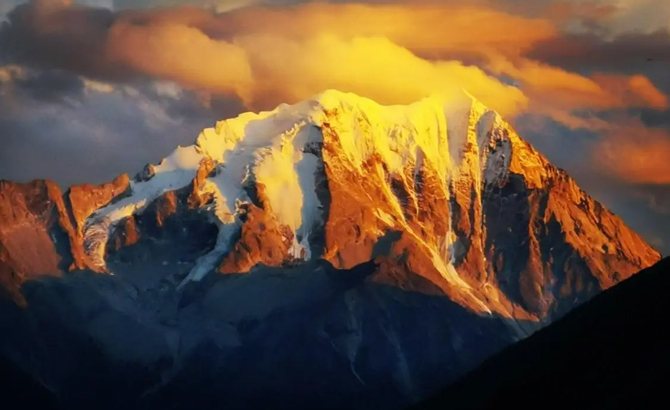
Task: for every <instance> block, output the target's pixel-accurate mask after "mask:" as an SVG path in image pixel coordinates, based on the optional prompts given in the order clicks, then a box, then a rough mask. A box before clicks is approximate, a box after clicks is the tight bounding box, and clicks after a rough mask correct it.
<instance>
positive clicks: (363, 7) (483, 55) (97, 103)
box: [0, 0, 670, 254]
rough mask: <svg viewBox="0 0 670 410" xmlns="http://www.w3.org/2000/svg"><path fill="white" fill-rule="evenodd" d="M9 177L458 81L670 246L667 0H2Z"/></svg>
mask: <svg viewBox="0 0 670 410" xmlns="http://www.w3.org/2000/svg"><path fill="white" fill-rule="evenodd" d="M0 21H3V23H2V26H1V28H0V178H4V179H13V180H17V181H27V180H30V179H33V178H51V179H53V180H55V181H57V182H58V183H59V184H61V185H63V186H67V185H70V184H76V183H100V182H103V181H107V180H110V179H112V178H114V177H115V176H116V175H118V174H120V173H123V172H128V173H131V174H134V173H135V172H137V171H139V170H140V169H141V168H142V167H143V166H144V164H146V163H148V162H154V163H155V162H157V161H158V160H160V158H162V157H163V156H165V155H166V154H168V153H169V152H170V151H172V150H173V149H174V148H175V147H176V146H177V145H178V144H182V145H186V144H191V143H192V142H193V141H194V140H195V138H196V137H197V135H198V133H199V131H200V130H201V129H202V128H204V127H208V126H212V125H213V124H214V122H215V121H216V120H220V119H224V118H226V117H230V116H234V115H236V114H238V113H240V112H242V111H246V110H259V109H267V108H273V107H274V106H276V105H277V104H279V103H282V102H288V103H292V102H296V101H298V100H300V99H303V98H307V97H309V96H311V95H312V94H315V93H318V92H320V91H322V90H324V89H327V88H336V89H341V90H342V91H351V92H356V93H358V94H361V95H364V96H367V97H370V98H373V99H375V100H377V101H379V102H381V103H408V102H412V101H414V100H417V99H419V98H421V97H423V96H425V95H427V94H431V93H433V92H441V91H445V90H447V89H449V88H450V87H453V86H454V85H455V84H456V85H458V86H462V87H464V88H466V89H467V90H469V91H470V92H471V93H472V94H473V95H475V96H476V97H477V98H479V99H480V100H482V101H483V102H484V103H485V104H487V105H488V106H490V107H491V108H494V109H496V110H498V111H499V112H500V113H501V114H503V116H504V117H505V118H507V119H508V120H509V121H510V122H511V123H513V124H514V125H515V126H516V127H517V129H518V130H519V133H520V134H521V135H522V136H524V137H525V138H526V139H528V140H529V141H530V142H531V143H533V144H534V145H535V146H536V147H537V148H538V149H539V150H540V151H541V152H543V153H544V154H545V155H546V156H547V157H548V158H549V159H550V160H551V161H552V162H554V163H556V164H557V165H558V166H560V167H562V168H565V169H566V170H567V171H568V173H570V174H571V175H572V176H574V177H575V178H576V179H577V181H578V182H579V183H580V184H581V185H582V187H583V188H584V189H585V190H586V191H587V192H589V193H590V194H592V195H593V196H595V197H596V198H597V199H599V200H601V201H602V202H604V203H605V205H606V206H608V207H609V208H610V209H612V210H613V211H615V212H616V213H618V214H619V215H621V216H622V217H623V218H624V219H625V220H626V222H627V223H628V224H629V225H631V226H632V227H633V228H634V229H636V230H638V231H639V232H640V233H641V234H642V235H643V236H645V237H646V238H647V239H648V240H649V241H650V242H651V243H652V244H654V245H655V246H656V247H657V248H659V249H660V250H661V251H663V252H664V253H666V254H668V253H670V109H669V105H668V97H667V96H668V95H670V1H660V0H564V1H559V0H532V1H531V0H441V1H437V0H433V1H416V0H411V1H410V0H406V1H402V0H396V1H393V0H388V1H382V0H379V1H374V0H367V1H366V0H358V1H355V0H353V1H330V2H325V1H321V2H311V1H300V0H293V1H291V0H284V1H253V0H194V1H186V0H132V1H131V0H86V1H83V0H82V1H74V2H72V1H69V0H39V1H25V0H2V1H0Z"/></svg>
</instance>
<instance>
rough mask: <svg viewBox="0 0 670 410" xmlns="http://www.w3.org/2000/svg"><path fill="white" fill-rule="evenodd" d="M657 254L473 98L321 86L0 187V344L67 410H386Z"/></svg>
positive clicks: (427, 391) (422, 394) (420, 395)
mask: <svg viewBox="0 0 670 410" xmlns="http://www.w3.org/2000/svg"><path fill="white" fill-rule="evenodd" d="M659 259H660V254H659V253H658V252H657V251H655V250H654V249H653V248H652V247H650V246H649V245H648V244H647V243H645V242H644V240H643V239H641V238H640V237H639V236H638V235H637V234H636V233H635V232H633V231H631V230H630V229H629V228H628V227H627V226H626V225H625V224H624V223H623V222H622V221H621V220H620V219H619V218H618V217H616V216H615V215H614V214H612V213H611V212H609V211H608V210H607V209H605V208H604V207H603V206H602V205H601V204H600V203H598V202H596V201H595V200H593V199H592V198H590V197H589V196H588V195H587V194H586V193H585V192H583V191H582V190H581V189H580V188H579V187H578V186H577V185H576V183H575V181H574V180H573V179H571V178H570V177H569V176H568V175H567V174H566V173H565V172H564V171H563V170H561V169H559V168H557V167H555V166H553V165H552V164H550V163H549V162H548V161H547V160H546V159H545V158H544V157H543V156H542V155H541V154H540V153H539V152H537V151H536V150H535V149H534V148H533V147H532V146H531V145H529V144H528V143H527V142H525V141H524V140H523V139H521V138H520V137H519V136H518V135H517V134H516V132H515V131H514V129H513V128H512V127H511V126H510V125H509V124H508V123H507V122H505V121H504V120H503V119H502V118H501V117H500V116H499V115H498V114H497V113H496V112H494V111H492V110H489V109H487V108H486V107H485V106H484V105H483V104H482V103H480V102H479V101H477V100H476V99H475V98H473V97H472V96H471V95H470V94H468V93H467V92H465V91H458V92H455V93H453V94H451V95H446V96H435V97H431V98H426V99H424V100H421V101H418V102H416V103H414V104H410V105H407V106H381V105H379V104H377V103H375V102H373V101H371V100H368V99H366V98H362V97H359V96H356V95H353V94H346V93H341V92H338V91H333V90H329V91H326V92H323V93H321V94H319V95H317V96H314V97H313V98H311V99H309V100H306V101H303V102H300V103H298V104H295V105H281V106H279V107H277V108H276V109H275V110H273V111H269V112H261V113H245V114H242V115H240V116H239V117H237V118H233V119H228V120H225V121H222V122H219V123H217V124H216V126H215V127H214V128H211V129H205V130H204V131H203V132H202V133H201V134H200V135H199V136H198V138H197V140H196V141H195V144H194V145H192V146H187V147H178V148H177V149H176V150H175V151H174V152H173V153H172V154H171V155H169V156H168V157H167V158H165V159H164V160H162V161H161V162H160V163H159V164H158V165H147V166H146V167H145V169H144V170H143V171H142V172H140V173H139V174H138V175H137V176H135V177H134V178H130V177H129V176H128V175H122V176H120V177H118V178H117V179H116V180H114V181H113V182H110V183H108V184H103V185H100V186H91V185H82V186H73V187H70V188H69V189H67V190H66V191H61V189H60V188H59V187H58V186H57V185H56V184H55V183H53V182H50V181H44V180H38V181H33V182H30V183H26V184H16V183H12V182H8V181H2V182H0V285H1V288H2V292H3V293H2V300H3V302H2V303H3V305H2V306H0V333H1V334H2V335H3V337H2V338H0V351H1V352H2V354H4V355H5V356H7V357H8V358H9V359H10V360H11V361H12V362H13V363H15V364H17V365H18V366H19V367H20V368H21V369H23V370H24V371H25V372H27V373H29V374H31V375H32V376H33V377H34V378H36V379H37V380H38V381H39V382H40V383H41V384H42V385H43V386H45V387H46V388H48V390H50V391H51V392H53V394H54V395H55V397H57V398H58V400H60V401H61V402H62V404H63V405H64V408H70V409H83V408H87V409H88V408H96V409H164V410H168V409H203V410H204V409H220V408H225V409H261V408H266V409H343V408H351V409H399V408H402V407H404V406H407V405H409V404H411V403H414V402H418V401H420V400H422V399H424V398H426V397H428V396H430V395H431V394H432V393H434V392H435V391H436V390H438V389H439V388H440V387H442V386H444V385H445V384H447V383H450V382H452V381H454V380H456V379H457V378H459V377H460V376H462V375H463V374H464V373H465V372H467V371H469V370H472V369H473V368H474V367H476V366H477V365H478V364H480V363H481V362H482V361H483V360H484V359H486V358H488V357H490V356H491V355H493V354H495V353H497V352H498V351H500V350H501V349H503V348H505V347H506V346H509V345H511V344H512V343H515V342H516V341H519V340H521V339H523V338H525V337H527V336H529V335H530V334H531V333H533V332H535V331H536V330H538V329H540V328H541V327H544V326H545V325H547V324H549V323H551V322H553V321H555V320H557V319H558V318H560V317H562V316H563V315H564V314H566V313H567V312H569V311H570V310H571V309H573V308H574V307H576V306H578V305H580V304H582V303H583V302H586V301H587V300H589V299H591V298H592V297H593V296H595V295H596V294H598V293H599V292H600V291H602V290H604V289H607V288H609V287H612V286H613V285H615V284H617V283H618V282H620V281H622V280H625V279H627V278H628V277H630V276H631V275H633V274H634V273H635V272H638V271H639V270H641V269H643V268H646V267H648V266H651V265H653V264H654V263H656V262H657V261H658V260H659Z"/></svg>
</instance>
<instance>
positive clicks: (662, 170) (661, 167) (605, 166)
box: [593, 123, 670, 185]
mask: <svg viewBox="0 0 670 410" xmlns="http://www.w3.org/2000/svg"><path fill="white" fill-rule="evenodd" d="M612 128H613V129H612V130H610V132H609V133H608V134H607V135H606V137H605V138H603V140H602V141H601V142H600V143H598V144H596V145H595V148H594V150H593V160H594V162H595V163H596V165H597V166H599V167H601V168H602V170H601V172H605V173H607V174H609V175H611V176H615V177H617V178H618V179H620V180H622V181H625V182H628V183H634V184H668V185H670V133H668V132H667V130H664V129H657V128H648V127H645V126H644V125H642V124H641V123H638V124H630V125H627V126H617V127H612Z"/></svg>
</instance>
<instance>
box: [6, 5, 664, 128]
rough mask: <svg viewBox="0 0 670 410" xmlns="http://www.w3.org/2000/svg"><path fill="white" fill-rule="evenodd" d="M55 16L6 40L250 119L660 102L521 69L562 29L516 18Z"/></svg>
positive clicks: (433, 11) (28, 23)
mask: <svg viewBox="0 0 670 410" xmlns="http://www.w3.org/2000/svg"><path fill="white" fill-rule="evenodd" d="M50 4H51V5H50V6H49V7H50V8H49V10H46V12H45V10H41V9H40V3H33V4H30V5H25V6H21V7H22V8H21V10H22V12H21V13H15V15H14V16H10V23H11V24H10V25H9V29H8V30H9V34H12V30H14V31H15V32H17V33H19V34H21V35H22V36H23V37H19V40H21V41H15V42H14V43H15V44H32V46H30V47H32V48H28V51H30V52H31V53H28V54H29V55H32V56H33V57H34V58H35V59H36V60H35V61H38V62H40V63H41V64H43V65H44V64H46V63H48V62H49V61H50V62H52V63H54V64H56V65H58V64H60V65H61V66H63V67H65V68H68V69H73V67H74V68H75V69H76V66H77V64H79V65H80V66H81V67H82V69H86V68H88V69H90V70H93V69H95V71H91V72H92V73H94V74H98V75H102V76H104V75H111V74H114V73H117V72H123V71H124V70H126V71H130V72H134V73H141V74H143V75H150V76H153V77H159V78H163V79H169V80H173V81H177V82H179V83H180V84H182V85H185V86H187V87H191V88H195V89H204V90H210V91H213V92H218V93H224V94H233V95H237V96H239V97H240V98H241V99H242V100H243V101H244V102H245V103H246V104H247V106H248V107H249V108H257V107H263V108H268V107H271V106H274V105H277V104H279V103H281V102H288V103H291V102H295V101H296V100H299V99H303V98H306V97H309V96H310V95H312V94H315V93H318V92H320V91H323V90H324V89H327V88H337V89H341V90H343V91H351V92H356V93H359V94H362V95H365V96H367V97H370V98H373V99H377V100H379V101H380V102H382V103H405V102H409V101H412V100H416V99H418V98H421V97H424V96H427V95H429V94H433V93H448V92H449V91H450V90H451V89H453V88H454V87H463V88H465V89H468V90H469V91H470V92H471V93H472V94H474V95H475V96H477V97H478V98H479V99H481V100H482V101H483V102H484V103H486V104H487V105H489V106H491V108H494V109H496V110H498V111H500V112H501V114H503V115H505V116H508V117H510V119H511V120H513V117H514V116H515V115H516V114H519V113H520V112H522V111H524V110H530V111H531V112H534V113H539V114H542V115H549V116H551V117H553V118H554V119H555V120H557V121H560V122H562V123H564V124H566V125H568V126H571V127H589V128H602V127H603V124H602V122H599V121H595V120H585V119H584V118H581V117H577V116H575V115H573V111H574V110H587V111H588V110H606V109H611V108H626V107H630V106H640V107H651V108H656V109H663V108H665V107H667V104H668V103H667V98H666V96H665V95H663V94H662V93H661V92H660V91H659V90H658V89H656V88H655V87H654V85H653V84H652V83H651V82H650V81H649V80H648V79H647V78H645V77H643V76H632V77H630V76H612V75H607V76H605V75H596V76H590V77H587V76H583V75H581V74H578V73H574V72H569V71H566V70H563V69H560V68H557V67H554V66H551V65H547V64H542V63H539V62H537V61H534V60H532V59H529V58H527V57H525V54H526V53H527V52H530V51H531V49H532V48H533V46H534V45H535V44H537V43H539V42H542V41H546V40H548V39H552V38H556V37H557V36H559V35H560V34H559V32H558V29H557V27H556V26H555V24H557V23H556V21H555V20H560V18H557V19H552V18H545V19H541V18H527V17H520V16H515V15H512V14H509V13H506V12H504V11H499V10H495V9H492V8H490V7H488V8H487V7H486V6H485V5H478V6H473V5H472V4H467V2H466V3H465V4H463V3H449V4H446V5H445V4H439V3H424V2H421V3H415V4H412V6H407V5H397V4H396V5H389V4H383V5H382V4H380V5H360V4H359V5H355V4H329V3H309V4H300V5H293V6H283V7H250V8H246V9H240V10H236V11H231V12H228V13H223V14H212V13H208V12H206V11H203V10H201V9H197V8H193V7H181V8H167V9H161V10H144V11H126V12H122V13H119V14H117V15H115V16H109V15H107V14H104V13H101V12H100V11H98V12H97V14H96V16H97V20H95V19H90V18H88V17H87V16H88V14H87V12H86V11H87V10H88V9H86V8H83V7H78V6H71V5H66V4H61V5H59V6H54V4H56V3H50ZM55 8H57V10H56V9H55ZM593 13H595V11H594V12H593ZM557 14H560V13H557ZM17 16H18V17H17ZM36 16H37V17H39V18H35V17H36ZM19 17H20V18H19ZM78 22H81V23H82V24H77V23H78ZM96 22H98V23H96ZM84 23H86V24H84ZM32 24H37V25H36V26H35V27H33V26H32ZM96 24H97V25H96ZM46 28H48V30H47V29H46ZM87 32H90V33H92V34H95V35H87ZM10 37H11V36H10ZM92 40H95V41H92ZM40 41H41V42H42V43H40ZM35 44H42V46H43V47H42V48H40V47H36V46H35ZM26 47H28V46H26ZM80 50H81V51H80ZM23 51H25V50H23ZM84 51H85V52H84ZM78 53H79V54H78ZM23 55H24V56H25V55H26V53H24V54H23ZM45 56H47V57H48V59H50V60H49V61H45ZM91 61H93V62H91ZM464 61H468V62H469V63H465V62H464ZM473 62H477V64H476V65H475V64H474V63H473ZM104 70H108V71H109V70H111V71H114V73H110V72H105V71H104ZM501 76H505V77H507V78H510V79H512V80H513V81H514V84H515V85H513V86H512V85H508V84H505V83H504V82H503V81H502V80H501V79H499V78H498V77H501Z"/></svg>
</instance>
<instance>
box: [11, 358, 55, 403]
mask: <svg viewBox="0 0 670 410" xmlns="http://www.w3.org/2000/svg"><path fill="white" fill-rule="evenodd" d="M0 380H2V387H0V397H2V408H3V409H6V410H15V409H20V408H21V409H25V408H33V409H40V410H63V409H64V408H63V407H62V406H61V405H60V403H58V401H57V399H56V397H55V396H54V395H53V394H52V393H51V392H50V391H49V390H47V389H46V388H45V387H44V386H42V385H41V384H39V383H38V382H37V381H35V379H33V378H32V377H31V376H29V375H28V374H27V373H25V372H23V371H22V370H21V369H19V368H18V367H17V366H16V365H15V364H14V363H12V362H11V361H10V360H8V359H7V358H5V357H4V356H3V355H0Z"/></svg>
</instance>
